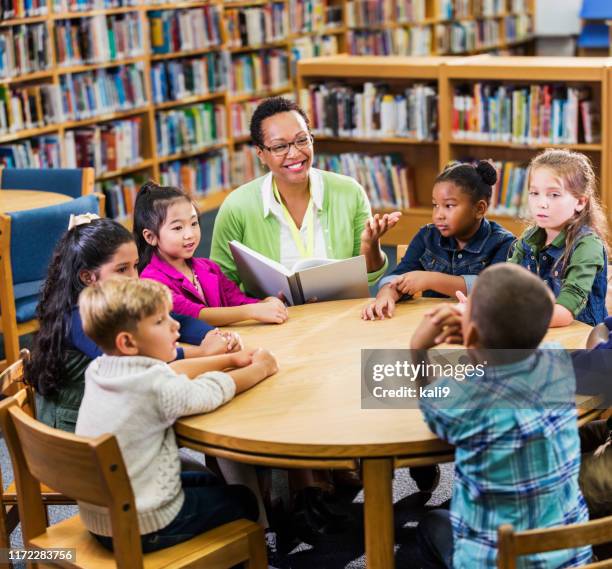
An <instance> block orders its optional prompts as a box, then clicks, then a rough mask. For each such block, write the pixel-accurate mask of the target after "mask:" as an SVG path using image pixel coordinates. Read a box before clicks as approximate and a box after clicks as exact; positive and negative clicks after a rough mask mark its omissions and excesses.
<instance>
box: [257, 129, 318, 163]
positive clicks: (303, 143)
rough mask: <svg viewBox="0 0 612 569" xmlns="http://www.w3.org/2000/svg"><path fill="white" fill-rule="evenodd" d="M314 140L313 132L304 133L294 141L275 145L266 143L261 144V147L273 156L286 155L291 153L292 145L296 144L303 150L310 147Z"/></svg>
mask: <svg viewBox="0 0 612 569" xmlns="http://www.w3.org/2000/svg"><path fill="white" fill-rule="evenodd" d="M312 141H313V137H312V135H311V134H304V135H302V136H298V138H296V139H295V140H294V141H293V142H283V143H279V144H274V145H273V146H266V145H265V144H261V145H260V146H261V148H264V149H265V150H267V151H268V152H270V154H272V156H277V157H279V158H280V157H281V156H285V155H286V154H289V151H290V150H291V147H292V146H295V147H296V148H297V149H298V150H302V149H303V148H308V147H309V146H310V145H311V144H312Z"/></svg>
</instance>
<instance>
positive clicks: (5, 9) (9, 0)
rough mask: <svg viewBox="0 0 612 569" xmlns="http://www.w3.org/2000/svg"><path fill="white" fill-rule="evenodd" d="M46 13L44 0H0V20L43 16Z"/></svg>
mask: <svg viewBox="0 0 612 569" xmlns="http://www.w3.org/2000/svg"><path fill="white" fill-rule="evenodd" d="M46 13H47V2H46V0H0V21H2V20H10V19H13V18H28V17H30V16H44V15H45V14H46Z"/></svg>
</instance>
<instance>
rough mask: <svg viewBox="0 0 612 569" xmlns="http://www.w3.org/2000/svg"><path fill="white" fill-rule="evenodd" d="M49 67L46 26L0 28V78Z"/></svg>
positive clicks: (49, 56) (43, 69)
mask: <svg viewBox="0 0 612 569" xmlns="http://www.w3.org/2000/svg"><path fill="white" fill-rule="evenodd" d="M50 66H51V55H50V49H49V34H48V30H47V25H46V24H29V25H21V26H12V27H9V28H4V29H2V28H0V78H2V77H14V76H19V75H27V74H29V73H35V72H37V71H45V70H47V69H49V68H50Z"/></svg>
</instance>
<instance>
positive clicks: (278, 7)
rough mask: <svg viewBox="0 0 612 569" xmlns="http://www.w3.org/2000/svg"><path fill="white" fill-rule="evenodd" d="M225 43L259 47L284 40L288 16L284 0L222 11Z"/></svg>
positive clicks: (229, 45)
mask: <svg viewBox="0 0 612 569" xmlns="http://www.w3.org/2000/svg"><path fill="white" fill-rule="evenodd" d="M224 19H225V24H226V31H227V34H226V44H227V46H228V47H230V48H241V47H259V46H262V45H264V44H268V43H273V42H278V41H282V40H284V39H285V38H286V37H287V35H288V33H289V18H288V12H287V8H286V5H285V3H284V2H274V3H272V4H267V5H266V6H263V7H261V8H260V7H257V8H230V9H226V10H225V13H224Z"/></svg>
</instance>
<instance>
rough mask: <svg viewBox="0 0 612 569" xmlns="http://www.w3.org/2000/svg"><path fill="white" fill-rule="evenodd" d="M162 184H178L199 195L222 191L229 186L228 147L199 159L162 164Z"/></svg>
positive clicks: (193, 194)
mask: <svg viewBox="0 0 612 569" xmlns="http://www.w3.org/2000/svg"><path fill="white" fill-rule="evenodd" d="M160 177H161V184H162V185H164V186H178V187H179V188H181V189H183V190H184V191H185V192H187V193H188V194H190V195H192V196H194V197H198V196H205V195H209V194H212V193H215V192H220V191H222V190H225V189H227V188H228V187H229V159H228V153H227V149H225V148H224V149H222V150H218V151H215V152H211V153H210V154H206V156H203V157H201V158H198V159H191V160H188V161H184V162H178V161H177V162H170V163H167V164H162V165H161V168H160Z"/></svg>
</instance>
